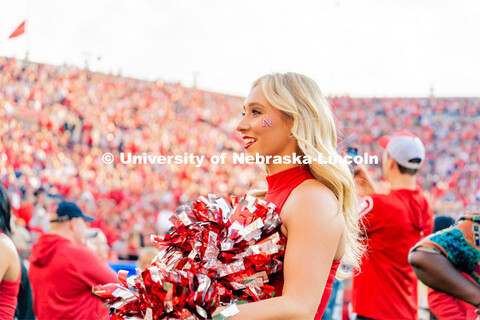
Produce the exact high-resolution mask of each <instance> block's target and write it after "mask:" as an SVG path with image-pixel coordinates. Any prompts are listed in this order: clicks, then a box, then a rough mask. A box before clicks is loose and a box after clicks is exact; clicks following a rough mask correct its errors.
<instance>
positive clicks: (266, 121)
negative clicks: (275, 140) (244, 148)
mask: <svg viewBox="0 0 480 320" xmlns="http://www.w3.org/2000/svg"><path fill="white" fill-rule="evenodd" d="M271 126H272V118H271V117H270V118H263V119H262V127H271Z"/></svg>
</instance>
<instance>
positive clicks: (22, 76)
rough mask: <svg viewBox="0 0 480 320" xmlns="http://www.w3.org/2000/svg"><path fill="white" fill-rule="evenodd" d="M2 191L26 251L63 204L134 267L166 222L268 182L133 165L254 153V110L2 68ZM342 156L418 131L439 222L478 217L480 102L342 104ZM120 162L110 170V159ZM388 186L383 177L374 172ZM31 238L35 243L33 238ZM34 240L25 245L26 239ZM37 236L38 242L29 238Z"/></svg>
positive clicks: (232, 170) (214, 171)
mask: <svg viewBox="0 0 480 320" xmlns="http://www.w3.org/2000/svg"><path fill="white" fill-rule="evenodd" d="M0 70H1V72H0V106H2V108H1V109H0V139H1V143H0V180H1V183H2V184H3V185H4V186H5V187H6V188H7V189H8V192H9V194H10V195H11V196H12V206H13V209H14V213H15V215H16V216H17V222H16V224H17V226H18V229H19V230H23V231H18V232H17V235H18V234H20V236H17V238H19V239H18V240H17V242H19V243H20V244H17V246H18V247H19V248H20V250H25V252H27V255H28V250H29V247H30V245H31V243H32V242H34V241H35V240H36V238H37V237H38V235H39V234H40V233H42V232H46V231H48V230H47V229H48V214H47V213H48V212H52V210H53V208H54V206H55V205H56V204H57V203H58V202H59V201H60V200H61V199H63V200H66V201H74V202H76V203H77V204H78V205H79V206H80V207H81V208H82V209H83V210H84V211H85V212H87V213H88V214H89V215H91V216H93V217H95V218H96V221H95V222H93V223H92V226H93V227H96V228H99V229H101V230H102V231H103V232H104V233H105V235H106V238H107V241H108V244H109V245H110V247H111V248H113V249H114V250H113V255H112V257H115V256H119V257H120V258H129V257H135V256H136V255H137V252H138V249H139V248H140V247H142V246H146V245H148V243H149V235H150V234H153V233H161V232H164V231H165V228H166V227H168V226H167V224H168V223H167V222H166V219H165V218H166V217H167V216H168V215H169V213H170V212H171V211H172V210H174V209H175V208H176V207H177V206H178V205H179V204H180V203H184V202H186V201H190V200H194V199H196V198H197V197H198V195H200V194H207V193H216V194H230V193H233V194H241V193H243V192H245V191H247V190H249V189H251V188H252V187H256V186H255V185H251V184H250V181H255V180H257V181H261V180H262V179H258V178H257V179H256V177H257V176H259V175H262V174H263V173H261V171H260V170H259V169H258V168H257V167H256V166H254V165H235V166H232V165H213V164H210V162H209V161H205V162H204V164H203V165H202V166H201V167H200V168H195V167H194V165H158V164H157V165H138V164H137V165H134V164H128V165H125V164H122V163H120V162H119V155H120V153H121V152H131V153H133V154H142V153H143V152H147V153H148V154H162V155H183V154H185V153H187V154H190V153H193V154H196V155H206V156H207V158H208V157H210V156H212V155H214V154H217V153H220V152H228V153H232V152H238V153H241V152H242V150H243V147H242V142H241V141H240V137H239V135H238V134H237V133H236V132H235V130H234V129H235V126H236V124H237V122H238V119H239V118H240V114H239V111H238V110H239V106H241V105H242V103H243V99H242V98H240V97H233V96H227V95H223V94H219V93H212V92H206V91H202V90H197V89H192V88H185V87H182V86H181V85H180V84H175V83H165V82H163V81H157V82H148V81H143V80H135V79H129V78H123V77H118V76H113V75H105V74H99V73H93V72H90V71H87V70H82V69H79V68H76V67H69V66H51V65H43V64H35V63H31V64H29V65H27V66H25V65H24V64H23V62H20V61H17V60H15V59H8V58H0ZM330 101H331V103H332V108H333V110H334V113H335V115H336V118H337V122H338V126H339V128H340V130H341V132H342V134H341V136H342V141H341V142H340V145H341V147H342V148H343V150H345V149H346V148H347V147H348V146H355V147H357V148H358V150H359V154H363V153H364V152H367V153H369V154H375V155H378V156H379V157H380V158H381V150H380V148H379V147H378V146H377V145H376V143H374V142H375V140H376V138H377V137H379V136H381V135H382V134H384V133H389V132H391V131H392V128H395V129H399V130H400V129H401V130H408V131H411V132H412V133H414V134H415V135H417V136H418V137H419V138H420V139H421V140H422V141H424V143H425V146H426V153H427V155H428V156H427V159H426V162H425V164H424V166H423V167H422V169H421V170H420V173H419V182H420V184H421V187H422V188H423V189H424V190H426V191H427V193H428V198H429V199H430V201H431V203H432V206H433V208H434V212H435V214H437V215H447V216H452V217H454V218H456V217H457V216H458V215H459V214H460V213H462V212H469V211H470V212H474V211H478V210H479V208H478V203H479V201H480V175H479V172H480V143H479V141H480V121H479V120H480V99H478V98H351V97H332V98H331V99H330ZM106 152H110V153H112V154H113V155H114V156H115V162H114V163H113V164H110V165H107V164H105V163H103V162H102V155H103V154H104V153H106ZM369 169H370V170H371V171H372V172H371V173H372V174H373V175H374V176H376V177H380V175H381V168H380V166H369ZM26 230H28V232H25V231H26ZM22 232H23V233H22ZM29 234H30V235H31V237H32V239H30V238H29Z"/></svg>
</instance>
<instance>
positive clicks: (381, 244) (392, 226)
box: [352, 132, 433, 319]
mask: <svg viewBox="0 0 480 320" xmlns="http://www.w3.org/2000/svg"><path fill="white" fill-rule="evenodd" d="M378 143H379V145H380V146H381V147H382V148H383V149H385V152H384V154H383V163H382V167H383V175H384V178H385V180H386V181H387V182H388V183H389V184H390V192H389V193H388V194H380V193H376V192H375V184H374V183H373V181H372V179H371V178H370V177H369V175H368V174H367V171H366V170H365V169H364V168H363V167H358V170H357V174H356V181H357V185H358V186H359V187H360V188H359V189H360V190H362V189H363V190H364V195H365V196H364V197H363V198H362V201H361V221H362V223H363V225H364V227H365V237H366V244H367V253H366V254H365V255H364V256H363V259H362V264H361V271H360V273H359V274H358V275H356V276H355V277H354V278H353V287H352V305H353V311H354V312H355V313H356V314H357V319H418V314H417V313H418V301H417V300H418V299H417V278H416V276H415V273H414V272H413V270H412V267H411V266H410V264H409V263H408V252H409V250H410V248H411V247H412V246H413V245H415V244H416V243H417V242H418V241H419V240H420V239H422V238H423V237H425V236H426V235H428V234H430V233H431V232H432V230H433V212H432V209H431V208H430V206H429V204H428V202H427V200H426V199H425V197H424V196H423V194H422V192H421V190H419V189H418V188H417V186H416V177H415V174H416V173H417V170H418V168H419V167H420V165H421V164H422V162H423V161H424V159H425V147H424V145H423V143H422V142H421V141H420V139H419V138H417V137H416V136H414V135H412V134H410V133H406V132H401V133H397V134H396V135H395V136H383V137H381V138H380V139H379V141H378Z"/></svg>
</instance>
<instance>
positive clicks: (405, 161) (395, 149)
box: [378, 131, 425, 169]
mask: <svg viewBox="0 0 480 320" xmlns="http://www.w3.org/2000/svg"><path fill="white" fill-rule="evenodd" d="M378 144H379V145H380V147H382V148H383V149H385V150H387V152H388V154H389V155H390V157H392V158H393V160H395V161H396V162H397V163H398V164H399V165H401V166H402V167H405V168H408V169H418V168H420V166H421V165H422V163H423V161H424V160H425V146H424V145H423V143H422V141H420V139H419V138H418V137H417V136H415V135H414V134H411V133H409V132H405V131H403V132H398V133H396V134H395V135H393V136H382V137H380V139H378ZM414 159H420V162H418V163H417V162H416V161H412V160H414Z"/></svg>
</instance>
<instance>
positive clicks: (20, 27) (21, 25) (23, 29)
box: [8, 21, 25, 39]
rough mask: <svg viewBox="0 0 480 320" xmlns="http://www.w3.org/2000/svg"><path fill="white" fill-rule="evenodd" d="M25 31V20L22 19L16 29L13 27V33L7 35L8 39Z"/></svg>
mask: <svg viewBox="0 0 480 320" xmlns="http://www.w3.org/2000/svg"><path fill="white" fill-rule="evenodd" d="M24 33H25V21H23V22H22V23H21V24H20V25H19V26H18V27H17V29H15V31H13V33H12V34H11V35H10V37H8V39H12V38H15V37H18V36H19V35H22V34H24Z"/></svg>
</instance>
